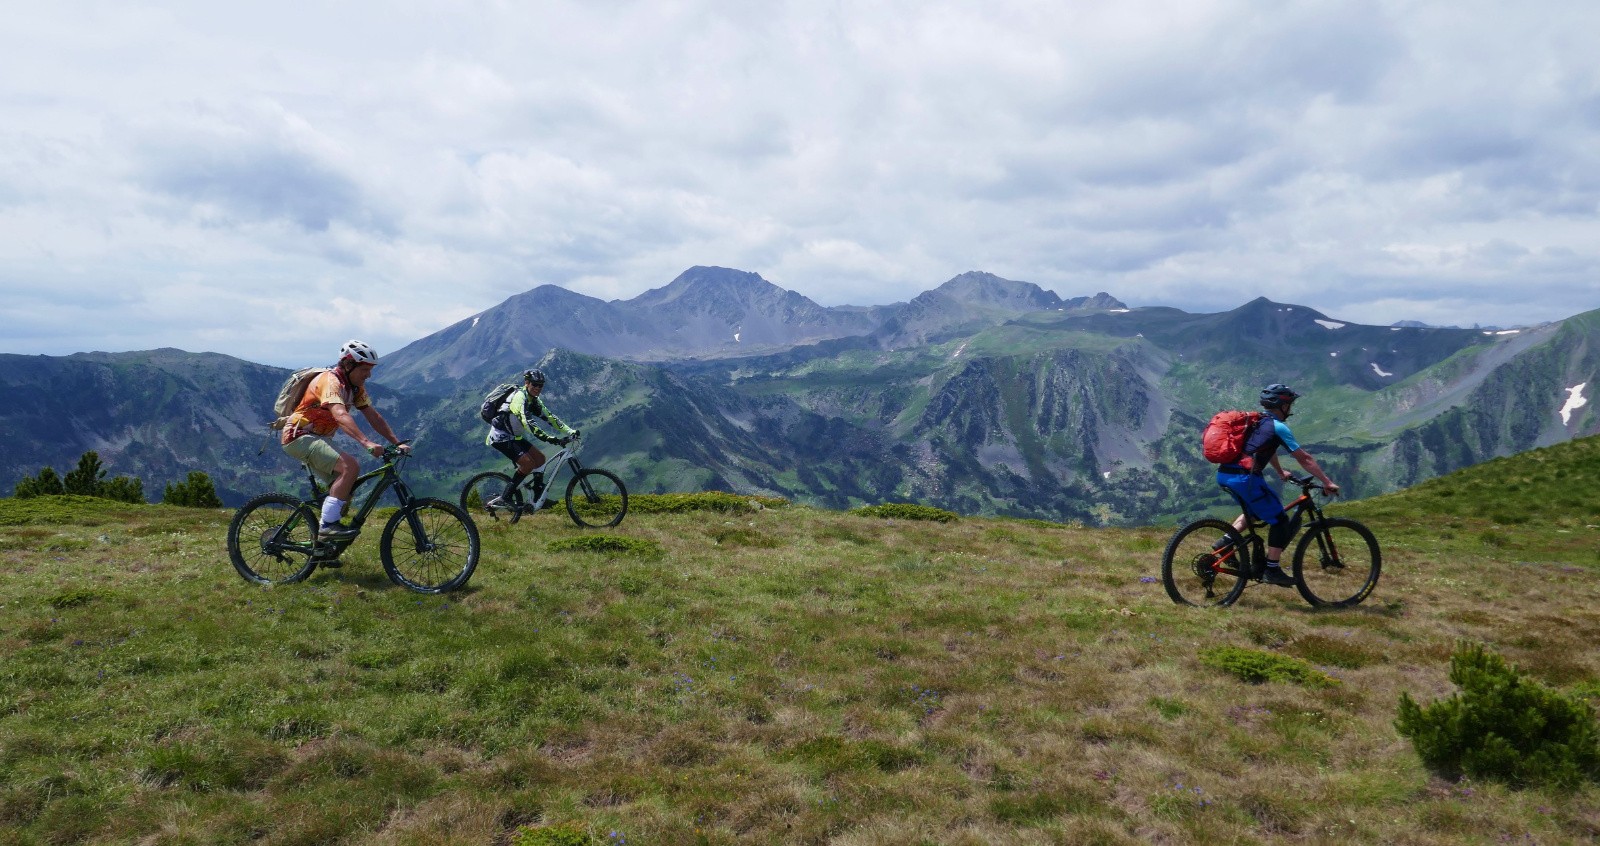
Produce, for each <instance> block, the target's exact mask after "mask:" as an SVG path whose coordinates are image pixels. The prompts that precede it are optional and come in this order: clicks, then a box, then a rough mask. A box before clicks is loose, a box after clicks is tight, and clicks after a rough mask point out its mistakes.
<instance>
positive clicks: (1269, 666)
mask: <svg viewBox="0 0 1600 846" xmlns="http://www.w3.org/2000/svg"><path fill="white" fill-rule="evenodd" d="M1200 661H1201V663H1203V664H1205V665H1206V666H1208V667H1216V668H1217V669H1219V670H1222V671H1224V672H1226V673H1230V674H1232V675H1235V676H1238V677H1239V678H1240V679H1242V680H1244V681H1247V682H1250V683H1251V684H1261V683H1262V682H1269V681H1281V682H1289V683H1290V684H1301V685H1305V686H1306V687H1333V686H1334V685H1336V684H1338V683H1339V682H1338V680H1337V679H1334V678H1331V677H1329V676H1328V675H1327V674H1326V673H1323V672H1322V671H1320V670H1318V669H1317V668H1315V667H1313V666H1311V665H1310V664H1307V663H1306V662H1304V661H1301V660H1300V659H1298V658H1290V657H1289V656H1287V655H1278V654H1276V653H1272V652H1262V651H1261V650H1259V649H1246V648H1244V647H1242V646H1214V647H1211V648H1210V649H1205V650H1201V652H1200Z"/></svg>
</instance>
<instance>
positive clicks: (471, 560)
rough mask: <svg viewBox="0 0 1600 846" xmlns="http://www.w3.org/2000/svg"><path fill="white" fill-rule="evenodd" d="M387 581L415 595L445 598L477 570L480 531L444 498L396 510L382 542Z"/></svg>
mask: <svg viewBox="0 0 1600 846" xmlns="http://www.w3.org/2000/svg"><path fill="white" fill-rule="evenodd" d="M378 555H379V556H380V557H381V558H382V559H383V571H384V572H385V573H387V574H389V581H391V582H394V583H395V584H397V585H399V586H401V587H403V588H405V589H407V590H413V591H416V592H417V593H447V592H449V591H452V590H455V589H456V588H459V587H461V586H462V585H464V584H466V583H467V580H468V579H470V578H472V571H473V570H475V569H477V567H478V527H477V526H475V525H473V523H472V518H471V517H469V516H467V512H465V511H462V510H461V509H460V508H458V507H456V505H455V504H454V503H450V502H445V501H444V500H442V499H415V500H412V501H411V505H410V506H409V507H407V508H402V509H400V510H399V511H396V512H395V514H394V516H393V517H390V518H389V522H388V523H387V524H386V525H385V526H384V527H383V538H382V539H381V540H380V541H379V543H378Z"/></svg>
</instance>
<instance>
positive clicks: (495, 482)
mask: <svg viewBox="0 0 1600 846" xmlns="http://www.w3.org/2000/svg"><path fill="white" fill-rule="evenodd" d="M579 446H580V442H579V439H578V437H577V436H576V435H574V436H573V437H572V439H571V440H569V441H568V442H567V443H566V444H565V445H564V446H563V447H562V448H561V450H560V451H559V452H557V453H556V454H555V455H552V456H550V459H549V460H548V461H546V462H545V463H544V468H543V469H544V470H545V471H546V472H547V473H548V474H549V475H548V476H547V477H546V479H545V485H544V490H542V491H540V492H539V494H538V496H534V497H533V498H532V500H533V501H531V502H529V501H528V499H529V496H528V495H525V494H524V491H523V485H525V484H527V482H528V480H527V479H523V480H522V482H521V483H519V484H518V485H517V487H516V488H515V489H513V490H510V491H507V488H510V487H511V477H510V476H507V475H506V474H504V473H497V472H489V473H479V474H478V475H476V476H473V477H472V478H471V479H468V480H467V483H466V484H465V485H463V486H462V487H461V509H462V510H463V511H466V512H467V513H469V514H471V515H473V516H474V517H477V518H479V519H488V520H491V521H496V522H498V521H500V520H506V521H508V522H511V523H515V522H517V521H518V520H521V519H522V515H524V514H532V513H534V512H536V511H542V510H544V509H546V508H550V507H552V506H554V505H555V502H554V501H553V500H552V499H551V496H550V492H551V491H554V490H555V489H556V477H557V476H558V475H560V473H561V470H562V468H566V469H567V470H569V471H571V473H572V479H571V480H570V481H568V482H567V515H568V516H570V517H571V518H572V522H574V523H577V524H578V525H580V526H584V527H587V528H591V529H605V528H609V527H611V526H615V525H617V524H618V523H621V522H622V518H623V517H624V516H626V515H627V513H628V489H627V487H626V486H624V485H623V484H622V480H621V479H619V478H617V475H616V474H615V473H612V472H611V471H609V470H597V469H595V468H592V467H584V466H583V465H582V464H579V463H578V447H579ZM529 478H532V477H529ZM530 495H531V492H530Z"/></svg>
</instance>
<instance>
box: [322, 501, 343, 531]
mask: <svg viewBox="0 0 1600 846" xmlns="http://www.w3.org/2000/svg"><path fill="white" fill-rule="evenodd" d="M343 513H344V500H342V499H334V498H333V497H331V496H330V497H328V498H327V499H325V500H323V501H322V525H324V526H326V525H328V524H329V523H337V522H339V516H340V515H341V514H343Z"/></svg>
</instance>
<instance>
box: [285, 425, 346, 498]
mask: <svg viewBox="0 0 1600 846" xmlns="http://www.w3.org/2000/svg"><path fill="white" fill-rule="evenodd" d="M283 451H284V452H287V453H289V456H290V457H291V458H293V459H294V460H296V461H298V462H300V463H301V464H304V465H305V466H307V467H309V468H311V472H312V473H314V474H316V477H317V481H319V482H321V483H322V486H323V487H327V486H329V485H331V484H333V471H334V470H335V469H337V468H338V466H339V451H338V450H336V449H334V448H333V439H332V438H324V437H322V436H320V435H301V436H300V437H298V438H295V439H294V440H292V441H290V442H288V443H286V444H284V445H283Z"/></svg>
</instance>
